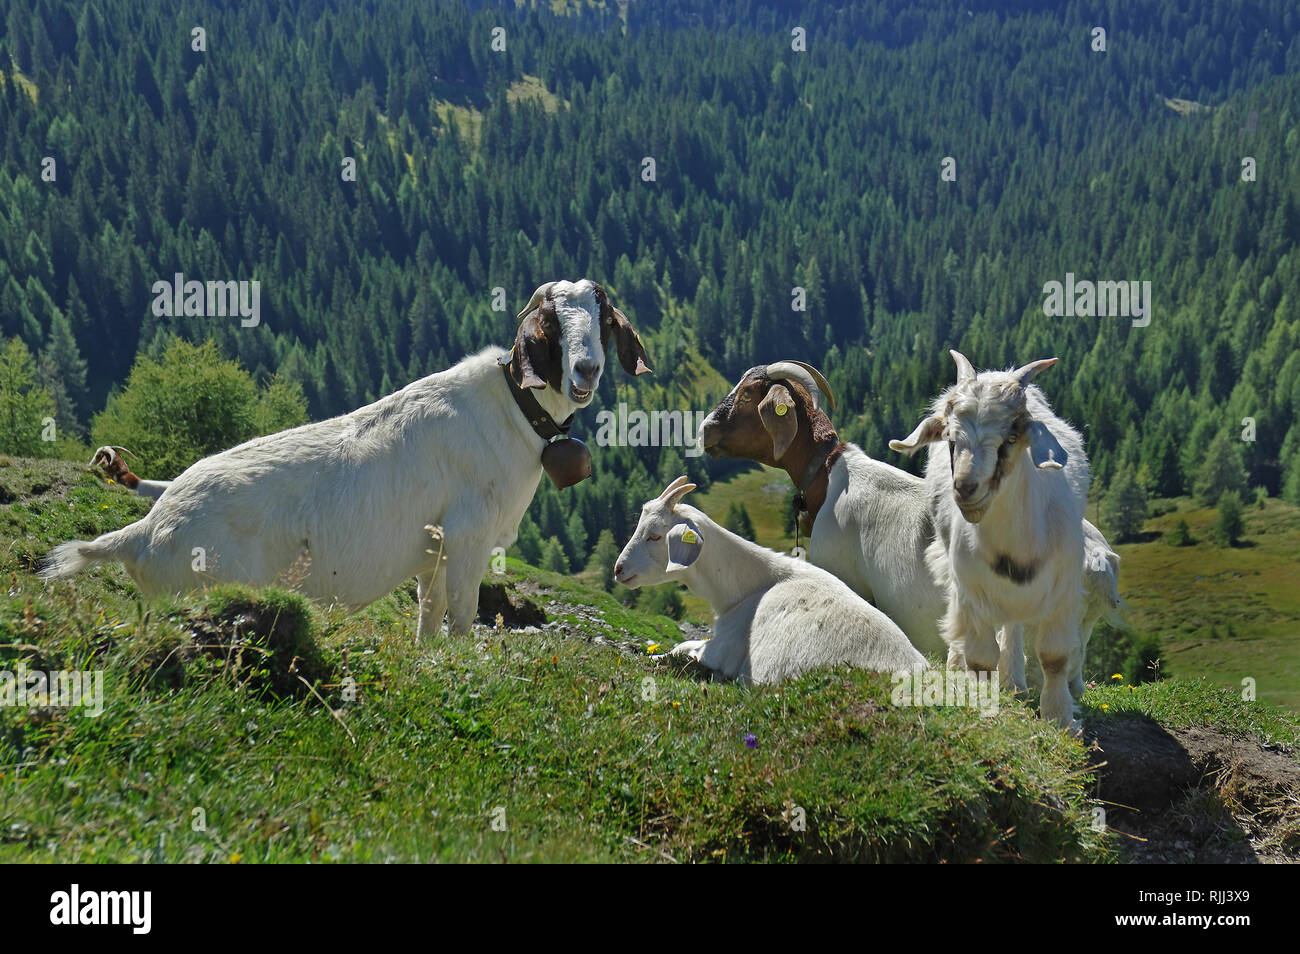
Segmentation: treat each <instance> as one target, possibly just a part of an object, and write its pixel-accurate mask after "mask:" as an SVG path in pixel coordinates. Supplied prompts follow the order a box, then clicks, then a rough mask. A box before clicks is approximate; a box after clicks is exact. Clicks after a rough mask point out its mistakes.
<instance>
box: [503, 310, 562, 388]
mask: <svg viewBox="0 0 1300 954" xmlns="http://www.w3.org/2000/svg"><path fill="white" fill-rule="evenodd" d="M543 307H545V305H543V306H542V307H539V308H534V309H533V310H532V311H530V312H529V313H528V315H527V316H526V317H525V318H524V320H523V321H522V322H520V325H519V331H518V333H517V334H516V335H515V346H514V347H513V348H511V349H510V354H508V355H506V357H505V358H503V359H502V362H501V363H502V364H507V363H508V364H509V365H510V376H511V377H512V378H514V379H515V384H516V385H518V386H519V387H521V388H544V387H546V384H547V381H548V379H549V378H550V376H551V342H550V341H549V340H547V337H546V329H545V328H544V327H543V326H542V308H543Z"/></svg>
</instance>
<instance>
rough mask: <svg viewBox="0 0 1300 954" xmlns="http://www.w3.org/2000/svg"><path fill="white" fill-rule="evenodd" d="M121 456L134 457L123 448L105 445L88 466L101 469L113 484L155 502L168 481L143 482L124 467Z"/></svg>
mask: <svg viewBox="0 0 1300 954" xmlns="http://www.w3.org/2000/svg"><path fill="white" fill-rule="evenodd" d="M123 454H127V455H129V456H131V457H135V455H134V454H132V453H131V452H130V451H129V450H127V449H126V448H125V447H118V446H116V445H113V444H106V445H104V446H103V447H101V448H99V449H98V450H96V451H95V456H94V457H92V458H90V466H91V467H102V468H103V469H104V472H105V473H106V474H107V475H108V476H109V477H110V478H111V479H112V480H113V481H114V482H115V483H118V484H121V485H122V486H123V487H125V488H127V489H128V490H134V491H135V492H136V493H137V494H139V495H140V496H141V497H148V498H149V499H150V500H157V499H158V498H159V497H161V496H162V495H163V493H164V492H165V491H166V490H167V488H168V487H170V486H171V484H172V482H171V481H170V480H144V479H142V478H140V477H137V476H136V475H135V474H133V473H131V468H130V467H127V466H126V461H125V460H123V459H122V455H123Z"/></svg>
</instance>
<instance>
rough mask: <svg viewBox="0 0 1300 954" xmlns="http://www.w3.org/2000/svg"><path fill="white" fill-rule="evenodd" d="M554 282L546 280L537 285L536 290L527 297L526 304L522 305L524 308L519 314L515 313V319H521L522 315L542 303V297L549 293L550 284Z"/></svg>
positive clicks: (522, 318)
mask: <svg viewBox="0 0 1300 954" xmlns="http://www.w3.org/2000/svg"><path fill="white" fill-rule="evenodd" d="M554 284H555V282H547V283H546V284H544V285H538V286H537V290H536V291H535V292H533V297H532V298H530V299H528V304H526V305H524V310H523V311H521V312H520V313H519V314H517V315H515V321H523V320H524V315H526V314H528V313H529V312H530V311H532V310H533V309H534V308H536V307H537V306H538V305H540V304H541V303H542V299H544V298H545V297H546V296H547V295H549V294H550V293H551V286H552V285H554Z"/></svg>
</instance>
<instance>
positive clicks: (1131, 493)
mask: <svg viewBox="0 0 1300 954" xmlns="http://www.w3.org/2000/svg"><path fill="white" fill-rule="evenodd" d="M1147 512H1148V504H1147V492H1146V491H1145V490H1144V489H1143V488H1142V485H1141V484H1140V483H1138V480H1137V478H1136V477H1135V476H1134V475H1133V468H1131V467H1129V466H1127V465H1126V466H1125V467H1123V468H1122V469H1121V470H1120V472H1119V473H1118V474H1116V475H1115V479H1114V480H1112V481H1111V483H1110V488H1109V489H1108V490H1107V491H1106V496H1105V498H1104V499H1103V500H1102V503H1101V519H1102V520H1103V521H1104V522H1105V524H1106V528H1107V529H1108V530H1110V531H1111V533H1112V534H1114V538H1115V542H1117V543H1124V542H1125V541H1128V540H1132V539H1134V538H1135V537H1136V536H1137V535H1138V534H1139V533H1140V532H1141V531H1142V523H1143V521H1144V520H1146V518H1147Z"/></svg>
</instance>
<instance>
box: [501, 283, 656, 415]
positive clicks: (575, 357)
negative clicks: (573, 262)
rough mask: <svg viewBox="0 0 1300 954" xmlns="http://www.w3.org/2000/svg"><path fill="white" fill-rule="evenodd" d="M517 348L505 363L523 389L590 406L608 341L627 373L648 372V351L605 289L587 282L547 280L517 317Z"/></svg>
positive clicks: (598, 380) (579, 405) (580, 405)
mask: <svg viewBox="0 0 1300 954" xmlns="http://www.w3.org/2000/svg"><path fill="white" fill-rule="evenodd" d="M518 318H519V321H520V325H519V331H518V333H517V335H516V336H515V346H514V348H513V350H511V352H510V354H509V355H507V356H506V357H505V358H503V359H502V364H506V363H508V364H509V365H510V373H511V375H512V376H513V377H514V379H515V383H516V384H518V385H519V387H521V388H545V387H550V388H553V389H554V390H555V391H556V392H557V393H558V394H560V395H562V396H564V397H565V398H566V399H567V400H568V401H569V402H570V403H571V404H572V405H574V406H575V407H586V406H587V405H588V404H590V403H591V397H592V394H593V392H595V390H596V386H597V385H598V384H599V383H600V375H601V372H602V371H604V369H605V348H606V347H607V346H608V344H609V340H610V338H613V339H614V345H615V347H616V348H617V349H618V359H619V362H620V363H621V364H622V365H623V370H624V371H626V372H627V373H628V374H648V373H649V372H650V366H649V365H648V364H647V363H646V353H645V349H644V348H643V347H642V346H641V339H640V337H639V336H638V335H637V333H636V329H634V328H633V327H632V325H631V323H630V322H629V321H628V320H627V316H626V315H624V314H623V313H622V312H621V311H619V310H618V309H617V308H615V307H614V306H613V305H612V304H610V301H609V296H608V295H607V294H606V293H605V289H604V288H602V287H601V286H600V285H598V284H596V283H595V282H593V281H589V280H588V279H585V278H584V279H582V280H581V281H578V282H565V281H559V282H547V283H546V284H545V285H541V286H539V287H538V289H537V290H536V291H535V292H533V297H532V298H530V299H529V300H528V304H527V305H525V306H524V310H523V311H521V312H520V313H519V315H518Z"/></svg>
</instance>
